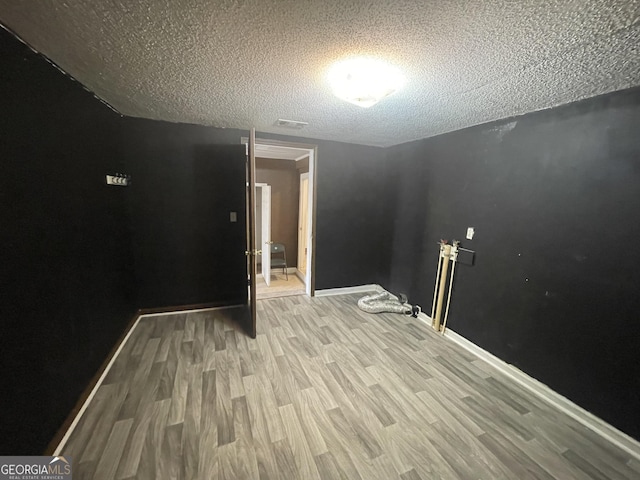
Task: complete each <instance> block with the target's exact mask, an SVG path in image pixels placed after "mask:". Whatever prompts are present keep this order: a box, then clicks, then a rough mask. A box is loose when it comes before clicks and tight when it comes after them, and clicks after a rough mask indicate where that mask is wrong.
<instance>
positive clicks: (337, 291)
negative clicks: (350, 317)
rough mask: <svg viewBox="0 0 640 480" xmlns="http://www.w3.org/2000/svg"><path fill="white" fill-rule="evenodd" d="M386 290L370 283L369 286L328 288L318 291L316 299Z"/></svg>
mask: <svg viewBox="0 0 640 480" xmlns="http://www.w3.org/2000/svg"><path fill="white" fill-rule="evenodd" d="M383 290H384V289H383V288H382V287H381V286H380V285H376V284H374V283H370V284H368V285H358V286H356V287H341V288H327V289H324V290H316V294H315V296H316V297H329V296H331V295H349V294H351V293H367V292H382V291H383Z"/></svg>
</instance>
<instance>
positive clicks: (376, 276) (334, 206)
mask: <svg viewBox="0 0 640 480" xmlns="http://www.w3.org/2000/svg"><path fill="white" fill-rule="evenodd" d="M258 137H259V138H265V139H269V138H275V139H282V140H285V141H289V142H294V143H306V144H315V145H318V161H317V169H316V175H317V207H316V212H317V218H316V289H324V288H336V287H348V286H354V285H363V284H368V283H379V284H383V285H384V284H386V283H388V278H389V262H390V255H389V252H390V250H391V236H392V227H393V222H392V219H391V217H390V214H391V212H393V210H394V202H395V200H396V198H395V195H394V193H395V185H394V183H393V182H392V181H390V178H389V175H390V171H389V168H388V165H389V163H388V162H387V157H386V155H385V150H384V149H383V148H377V147H368V146H363V145H352V144H348V143H339V142H330V141H325V140H314V139H305V138H298V137H283V136H276V135H271V134H259V135H258Z"/></svg>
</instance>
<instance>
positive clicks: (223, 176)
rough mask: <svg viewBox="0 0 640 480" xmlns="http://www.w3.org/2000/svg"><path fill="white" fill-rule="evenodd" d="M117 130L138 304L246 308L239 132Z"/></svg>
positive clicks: (164, 127) (153, 127) (145, 123)
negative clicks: (233, 215) (233, 217)
mask: <svg viewBox="0 0 640 480" xmlns="http://www.w3.org/2000/svg"><path fill="white" fill-rule="evenodd" d="M122 126H123V127H122V128H123V132H124V133H123V144H124V156H125V158H126V165H127V173H129V174H131V176H132V185H131V187H129V190H130V197H129V200H130V201H129V203H128V210H129V215H130V220H131V230H132V233H133V246H134V255H135V266H136V285H137V301H138V306H139V307H141V308H155V307H170V306H181V305H193V304H202V303H217V304H238V303H244V302H246V258H245V255H244V251H245V249H246V246H245V243H246V241H245V240H246V231H245V216H246V214H245V187H244V184H245V169H246V154H245V147H244V145H240V136H241V134H240V132H239V131H234V130H221V129H213V128H209V127H201V126H196V125H187V124H174V123H166V122H156V121H151V120H144V119H134V118H123V119H122ZM223 144H226V145H223ZM231 211H235V212H237V222H235V223H231V222H230V220H229V214H230V212H231Z"/></svg>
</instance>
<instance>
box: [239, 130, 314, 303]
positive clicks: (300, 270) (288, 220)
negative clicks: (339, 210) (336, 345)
mask: <svg viewBox="0 0 640 480" xmlns="http://www.w3.org/2000/svg"><path fill="white" fill-rule="evenodd" d="M245 140H246V139H244V138H243V139H242V141H243V142H244V141H245ZM316 161H317V147H316V146H315V145H308V144H298V143H290V142H280V141H274V140H265V139H256V144H255V171H256V175H255V178H256V188H255V198H256V211H255V215H254V218H255V220H254V227H255V232H256V249H257V255H256V256H255V261H256V269H257V278H256V290H257V298H258V299H261V298H273V297H279V296H288V295H305V294H306V295H309V296H312V295H313V294H314V291H315V286H314V284H315V275H314V273H315V272H314V264H315V262H314V259H315V255H314V253H315V252H314V246H315V245H314V237H315V235H314V231H315V230H314V221H315V188H314V187H315V183H314V178H315V165H316ZM284 259H286V262H285V261H284Z"/></svg>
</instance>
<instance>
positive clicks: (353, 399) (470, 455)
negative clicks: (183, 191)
mask: <svg viewBox="0 0 640 480" xmlns="http://www.w3.org/2000/svg"><path fill="white" fill-rule="evenodd" d="M357 298H358V296H357V295H356V296H341V297H322V298H309V297H304V296H295V297H284V298H276V299H272V300H263V301H261V302H258V309H259V314H258V315H259V316H258V336H257V338H256V339H255V340H251V339H248V338H247V337H245V336H244V335H243V334H242V333H241V332H239V331H238V330H236V329H235V328H234V325H233V324H232V323H231V322H229V320H228V319H229V317H230V315H231V313H232V312H228V311H224V310H215V311H208V312H193V313H183V314H175V315H167V316H156V317H145V318H143V319H141V320H140V322H139V324H138V326H137V327H136V329H135V331H134V332H133V334H132V335H131V337H130V339H129V341H128V342H127V343H126V344H125V346H124V348H123V350H122V352H121V353H120V355H119V357H118V359H117V361H116V362H115V363H114V365H113V368H112V369H111V370H110V372H109V374H108V375H107V377H106V381H105V382H104V384H103V385H102V386H101V387H100V388H99V390H98V391H97V394H96V395H95V397H94V398H93V400H92V402H91V404H90V406H89V407H88V409H87V411H86V412H85V414H84V415H83V417H82V419H81V420H80V422H79V424H78V426H77V428H76V429H75V430H74V432H73V433H72V435H71V436H70V439H69V441H68V443H67V445H66V446H65V448H64V449H63V454H64V455H70V456H72V457H73V463H74V479H76V480H80V479H89V478H96V479H112V478H116V479H132V478H137V479H192V478H199V479H287V480H290V479H301V480H307V479H309V480H313V479H343V480H347V479H349V480H358V479H362V480H370V479H383V480H389V479H402V480H415V479H425V480H426V479H437V478H443V479H491V480H493V479H528V478H532V479H551V478H558V479H631V478H639V477H640V463H638V462H637V461H635V460H631V459H630V458H629V457H628V456H627V455H626V454H625V453H624V452H623V451H621V450H619V449H617V448H615V447H614V446H612V445H610V444H608V443H607V442H605V441H604V440H602V439H601V438H600V437H598V436H597V435H596V434H594V433H593V432H591V431H590V430H588V429H586V428H585V427H583V426H582V425H580V424H579V423H577V422H576V421H574V420H573V419H571V418H569V417H567V416H566V415H564V414H562V413H560V412H559V411H557V410H555V409H554V408H552V407H550V406H549V405H547V404H546V403H544V402H542V401H541V400H539V399H538V398H537V397H534V396H532V395H531V394H530V393H528V392H527V391H525V390H523V389H521V388H520V387H519V386H518V385H515V384H512V383H510V382H509V380H507V379H505V378H504V377H502V376H501V375H500V374H499V373H498V372H496V371H494V370H493V369H492V367H490V366H488V365H487V364H485V363H483V362H482V361H480V360H478V359H476V358H474V357H473V356H472V355H471V354H469V353H467V352H466V351H464V350H462V349H461V348H459V347H458V346H457V345H455V344H453V343H451V342H450V341H449V340H447V339H445V338H442V337H440V336H439V335H437V334H435V333H434V332H433V331H431V330H430V329H429V328H427V327H425V326H424V325H423V324H421V323H419V322H417V321H416V320H415V319H412V318H410V317H405V316H402V315H397V314H380V315H372V314H366V313H364V312H361V311H359V310H358V309H357V307H356V306H355V302H356V300H357Z"/></svg>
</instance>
